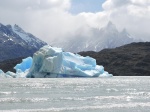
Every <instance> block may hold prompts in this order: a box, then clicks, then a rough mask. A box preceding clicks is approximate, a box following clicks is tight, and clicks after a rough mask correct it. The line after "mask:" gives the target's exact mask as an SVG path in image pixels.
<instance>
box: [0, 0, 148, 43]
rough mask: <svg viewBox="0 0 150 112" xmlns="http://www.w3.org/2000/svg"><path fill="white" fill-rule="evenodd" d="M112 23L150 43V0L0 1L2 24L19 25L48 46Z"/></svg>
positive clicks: (0, 21) (0, 20)
mask: <svg viewBox="0 0 150 112" xmlns="http://www.w3.org/2000/svg"><path fill="white" fill-rule="evenodd" d="M109 21H111V22H112V23H113V24H115V25H116V27H117V28H118V30H120V31H121V30H122V29H124V28H126V29H127V31H128V32H129V33H130V34H131V36H132V37H134V38H137V39H139V38H141V39H143V40H145V41H150V31H149V29H150V0H0V23H2V24H4V25H7V24H11V25H14V24H17V25H19V26H20V27H22V28H23V29H24V30H25V31H27V32H30V33H32V34H33V35H35V36H37V37H39V38H40V39H42V40H44V41H46V42H47V43H49V44H50V43H51V41H52V40H53V39H67V38H70V37H75V36H76V34H77V33H78V32H79V31H82V34H83V35H88V30H87V28H88V27H92V28H101V27H104V26H105V25H106V24H107V23H108V22H109ZM87 26H88V27H87Z"/></svg>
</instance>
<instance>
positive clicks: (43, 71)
mask: <svg viewBox="0 0 150 112" xmlns="http://www.w3.org/2000/svg"><path fill="white" fill-rule="evenodd" d="M101 75H102V76H107V77H108V76H109V77H110V76H112V74H109V73H108V72H105V71H104V67H103V66H99V65H97V64H96V60H95V59H93V58H91V57H89V56H87V57H83V56H80V55H79V54H73V53H70V52H64V51H63V50H62V49H61V48H56V47H51V46H49V45H46V46H44V47H42V48H41V49H40V50H39V51H37V52H36V53H34V56H33V64H32V66H31V68H30V70H29V73H28V74H27V77H28V78H56V77H100V76H101Z"/></svg>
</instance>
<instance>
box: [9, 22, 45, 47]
mask: <svg viewBox="0 0 150 112" xmlns="http://www.w3.org/2000/svg"><path fill="white" fill-rule="evenodd" d="M12 30H13V32H14V33H16V34H17V35H19V36H20V37H21V38H22V39H23V40H24V41H25V42H26V43H28V45H30V46H33V47H37V48H39V47H40V46H43V45H44V44H46V43H45V42H43V41H41V40H40V39H38V38H37V37H35V36H34V35H32V34H30V33H27V32H25V31H24V30H23V29H22V28H20V27H19V26H18V25H16V24H15V25H14V26H13V27H12Z"/></svg>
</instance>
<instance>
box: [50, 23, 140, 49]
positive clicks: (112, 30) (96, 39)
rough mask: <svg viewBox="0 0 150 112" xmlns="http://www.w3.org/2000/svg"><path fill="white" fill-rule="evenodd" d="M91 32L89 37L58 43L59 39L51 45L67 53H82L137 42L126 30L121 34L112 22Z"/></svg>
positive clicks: (90, 30)
mask: <svg viewBox="0 0 150 112" xmlns="http://www.w3.org/2000/svg"><path fill="white" fill-rule="evenodd" d="M89 32H90V33H89V34H91V35H90V36H89V37H86V36H83V35H82V36H81V35H79V34H78V35H77V36H75V37H74V38H71V39H70V40H63V41H62V40H60V41H58V39H57V41H53V42H52V44H51V45H52V46H56V47H61V48H64V50H65V51H71V52H80V51H101V50H102V49H105V48H115V47H119V46H122V45H125V44H129V43H132V42H135V41H137V40H134V39H133V38H132V37H131V36H130V34H129V33H128V32H127V31H126V29H123V31H121V32H119V31H118V30H117V28H116V26H115V25H114V24H113V23H112V22H109V23H108V24H107V25H106V26H105V27H103V28H101V29H97V28H89ZM83 33H84V32H83ZM81 34H82V33H81Z"/></svg>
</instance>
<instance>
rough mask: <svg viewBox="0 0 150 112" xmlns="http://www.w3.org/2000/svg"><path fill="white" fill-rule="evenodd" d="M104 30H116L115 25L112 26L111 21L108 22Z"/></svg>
mask: <svg viewBox="0 0 150 112" xmlns="http://www.w3.org/2000/svg"><path fill="white" fill-rule="evenodd" d="M106 28H108V29H116V30H117V28H116V25H115V24H113V23H112V22H111V21H109V22H108V23H107V25H106Z"/></svg>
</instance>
